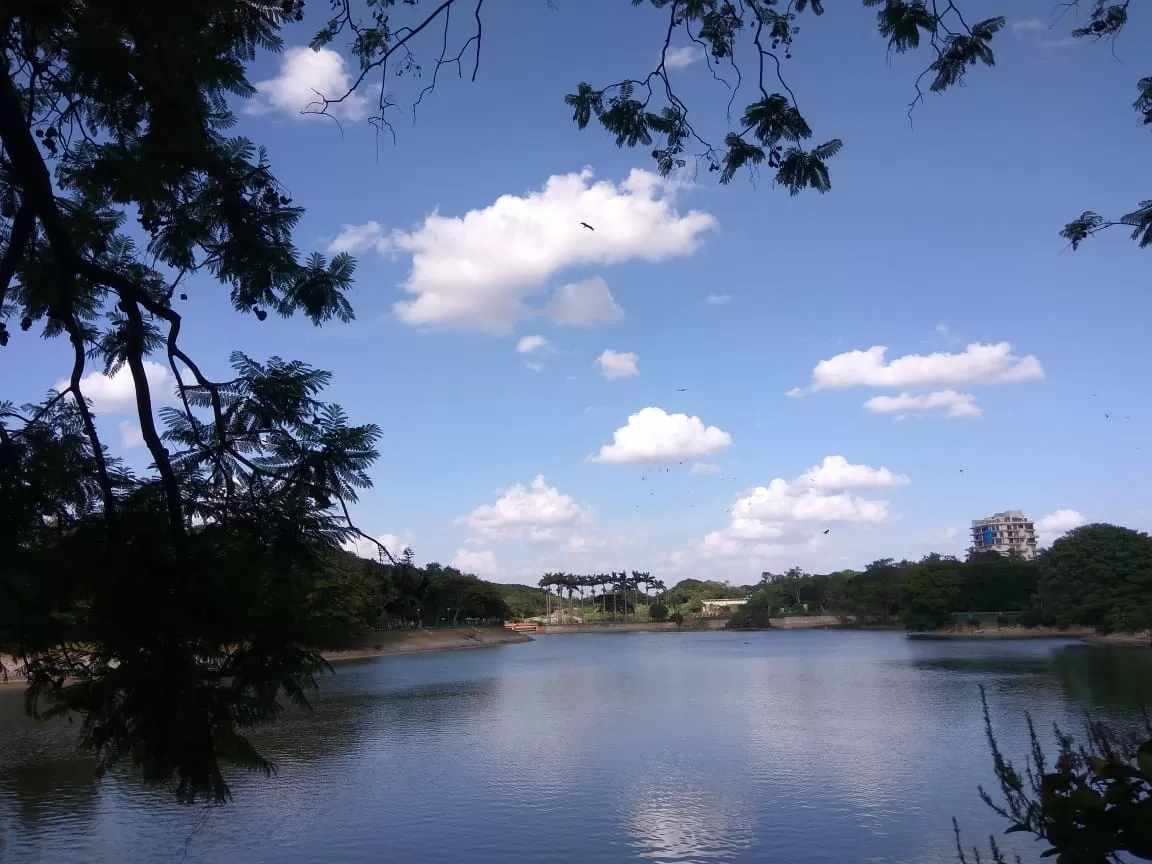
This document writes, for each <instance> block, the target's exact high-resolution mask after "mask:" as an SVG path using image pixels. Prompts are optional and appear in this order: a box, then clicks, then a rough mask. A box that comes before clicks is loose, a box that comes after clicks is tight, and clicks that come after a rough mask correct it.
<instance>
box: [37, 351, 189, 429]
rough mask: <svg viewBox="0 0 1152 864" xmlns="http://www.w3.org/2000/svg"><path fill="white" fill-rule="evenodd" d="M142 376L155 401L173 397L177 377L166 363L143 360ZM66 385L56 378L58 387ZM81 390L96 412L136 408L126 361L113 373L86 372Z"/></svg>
mask: <svg viewBox="0 0 1152 864" xmlns="http://www.w3.org/2000/svg"><path fill="white" fill-rule="evenodd" d="M144 377H145V378H146V379H147V380H148V385H149V389H150V390H151V393H152V402H153V403H154V404H164V403H165V402H171V401H173V400H174V399H175V398H176V389H175V388H176V378H175V377H174V376H173V375H172V373H171V372H170V371H169V369H168V367H167V366H162V365H160V364H159V363H155V362H153V361H151V360H145V361H144ZM67 386H68V381H67V380H61V381H57V382H56V390H57V391H60V390H63V389H64V388H65V387H67ZM80 391H81V392H82V393H83V394H84V396H85V397H86V398H87V399H88V401H90V402H91V403H92V410H93V411H94V412H95V413H97V414H119V413H122V412H124V411H135V410H136V387H135V385H134V384H133V382H132V370H131V369H129V368H128V364H124V365H123V366H121V367H120V369H119V370H118V371H117V372H116V374H115V375H105V374H104V373H103V372H89V373H88V374H87V375H85V376H84V377H83V378H81V379H80ZM129 440H130V439H129Z"/></svg>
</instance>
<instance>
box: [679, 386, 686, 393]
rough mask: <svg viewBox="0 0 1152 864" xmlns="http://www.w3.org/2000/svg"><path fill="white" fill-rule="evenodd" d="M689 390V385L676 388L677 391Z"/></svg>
mask: <svg viewBox="0 0 1152 864" xmlns="http://www.w3.org/2000/svg"><path fill="white" fill-rule="evenodd" d="M687 390H688V388H687V387H677V388H676V392H677V393H685V392H687Z"/></svg>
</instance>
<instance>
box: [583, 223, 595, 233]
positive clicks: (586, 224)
mask: <svg viewBox="0 0 1152 864" xmlns="http://www.w3.org/2000/svg"><path fill="white" fill-rule="evenodd" d="M580 224H581V225H583V226H584V227H585V228H587V229H588V230H589V231H595V230H596V229H595V228H593V227H592V226H591V225H589V224H588V223H587V222H581V223H580Z"/></svg>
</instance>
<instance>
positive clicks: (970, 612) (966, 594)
mask: <svg viewBox="0 0 1152 864" xmlns="http://www.w3.org/2000/svg"><path fill="white" fill-rule="evenodd" d="M789 614H820V615H835V616H837V617H838V618H840V619H841V620H842V621H843V622H844V623H846V624H847V623H851V624H855V625H858V626H869V625H871V626H884V625H892V624H897V623H898V624H900V625H902V626H904V627H905V628H906V629H908V630H910V631H916V632H923V631H932V630H938V629H940V628H942V627H946V626H982V625H983V626H987V625H998V626H1005V625H1019V626H1023V627H1040V626H1045V627H1061V628H1063V627H1072V626H1082V627H1091V628H1093V629H1095V630H1096V631H1097V632H1099V633H1102V634H1108V633H1139V632H1143V631H1147V630H1149V629H1150V628H1152V537H1149V535H1147V534H1145V533H1143V532H1140V531H1133V530H1131V529H1129V528H1122V527H1119V526H1116V525H1107V524H1096V525H1085V526H1082V527H1080V528H1076V529H1073V530H1072V531H1070V532H1068V533H1067V534H1066V535H1064V536H1063V537H1061V538H1059V539H1058V540H1056V542H1055V543H1053V544H1052V546H1051V548H1049V549H1046V550H1044V551H1043V552H1041V553H1040V555H1039V556H1038V557H1037V558H1036V559H1035V560H1033V561H1027V560H1024V559H1023V558H1020V557H1009V556H1002V555H999V554H997V553H995V552H984V553H973V554H970V555H969V556H968V557H967V558H966V559H959V558H955V557H951V556H944V555H927V556H925V557H924V558H922V559H921V560H919V561H915V562H912V561H893V560H892V559H890V558H889V559H882V560H879V561H874V562H872V563H871V564H869V565H868V566H867V567H865V568H864V570H863V571H862V572H854V571H841V572H838V573H832V574H828V575H812V574H807V573H804V572H803V571H801V570H799V569H798V568H795V569H793V570H789V571H788V572H787V573H784V574H782V575H775V574H772V573H765V574H764V576H763V578H762V580H761V582H760V584H759V585H758V586H757V587H756V588H755V589H754V590H753V591H752V592H751V594H750V596H749V599H748V603H747V604H746V605H745V606H744V607H742V608H741V609H739V610H737V611H736V612H735V613H734V614H733V616H732V624H733V626H738V627H766V626H768V622H769V619H770V618H773V617H777V616H780V615H789Z"/></svg>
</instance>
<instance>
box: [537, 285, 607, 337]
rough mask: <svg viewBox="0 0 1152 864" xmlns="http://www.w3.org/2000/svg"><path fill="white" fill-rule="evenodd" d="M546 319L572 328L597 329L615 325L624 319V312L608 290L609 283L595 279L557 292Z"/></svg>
mask: <svg viewBox="0 0 1152 864" xmlns="http://www.w3.org/2000/svg"><path fill="white" fill-rule="evenodd" d="M544 315H545V316H546V317H548V318H551V319H552V320H553V321H555V322H556V323H557V324H566V325H568V326H569V327H595V326H596V325H598V324H615V323H616V322H617V321H619V320H621V319H622V318H623V317H624V310H623V309H622V308H621V307H620V304H618V303H617V302H616V299H615V298H614V297H613V296H612V292H611V291H609V290H608V283H607V282H605V281H604V280H603V278H601V277H600V276H593V277H592V278H591V279H585V280H584V281H583V282H569V283H568V284H567V285H561V286H560V287H559V288H557V289H556V291H555V292H553V294H552V299H551V300H549V301H548V306H547V308H545V310H544Z"/></svg>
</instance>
